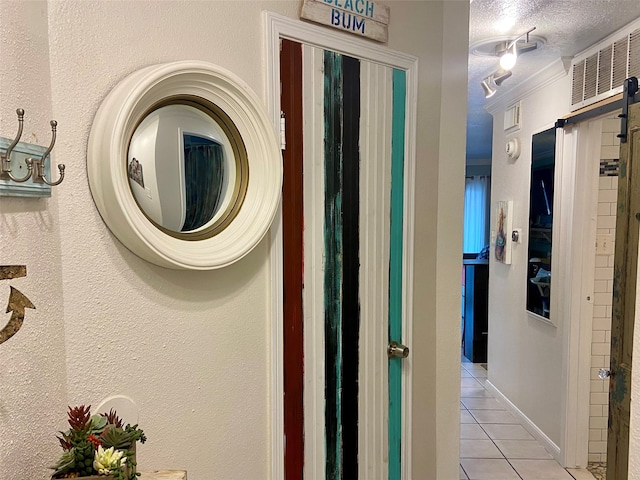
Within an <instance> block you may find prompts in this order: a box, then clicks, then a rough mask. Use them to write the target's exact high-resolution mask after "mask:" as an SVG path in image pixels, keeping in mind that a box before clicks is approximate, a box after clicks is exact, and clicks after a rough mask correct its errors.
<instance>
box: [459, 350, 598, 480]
mask: <svg viewBox="0 0 640 480" xmlns="http://www.w3.org/2000/svg"><path fill="white" fill-rule="evenodd" d="M462 362H463V363H462V367H461V377H462V378H461V388H460V398H461V402H460V479H461V480H574V479H575V480H590V479H591V480H592V479H593V478H594V477H593V476H592V475H591V474H590V473H589V472H587V471H586V470H571V474H569V473H568V472H567V470H565V469H564V468H562V467H561V466H560V465H559V464H558V463H557V462H556V461H555V460H554V459H553V457H552V456H551V455H550V454H549V453H548V452H547V451H546V450H545V449H544V448H543V447H542V446H541V445H540V444H539V443H538V442H537V441H536V440H535V439H534V438H533V437H532V436H531V435H530V434H529V433H528V432H527V431H526V430H525V429H524V428H523V427H522V426H521V425H520V424H519V423H518V421H517V419H516V418H515V417H514V416H513V415H511V414H510V413H509V412H507V411H506V410H505V409H504V408H503V407H502V405H501V404H500V403H499V402H498V401H497V400H495V399H494V398H493V397H492V395H491V394H490V393H489V391H487V390H486V388H485V386H484V382H485V381H486V378H487V370H486V367H485V365H484V364H479V363H469V362H468V360H467V359H466V358H464V357H463V358H462Z"/></svg>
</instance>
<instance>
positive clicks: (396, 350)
mask: <svg viewBox="0 0 640 480" xmlns="http://www.w3.org/2000/svg"><path fill="white" fill-rule="evenodd" d="M408 356H409V348H408V347H405V346H404V345H401V344H399V343H398V342H391V343H390V344H389V346H387V357H389V358H407V357H408Z"/></svg>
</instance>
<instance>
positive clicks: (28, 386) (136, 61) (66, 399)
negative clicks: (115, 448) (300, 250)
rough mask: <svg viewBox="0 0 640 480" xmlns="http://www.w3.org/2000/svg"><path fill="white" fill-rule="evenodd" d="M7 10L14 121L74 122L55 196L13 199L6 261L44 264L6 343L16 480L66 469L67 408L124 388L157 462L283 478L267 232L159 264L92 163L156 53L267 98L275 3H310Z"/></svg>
mask: <svg viewBox="0 0 640 480" xmlns="http://www.w3.org/2000/svg"><path fill="white" fill-rule="evenodd" d="M0 5H1V10H0V12H2V17H0V18H1V19H2V34H1V35H2V37H0V38H1V40H2V44H1V45H0V52H1V55H2V59H3V69H2V70H3V73H2V75H3V76H2V77H0V78H1V79H2V89H1V92H2V102H1V103H0V105H1V106H2V111H3V117H2V125H1V126H2V132H3V134H4V135H5V136H9V135H11V134H13V132H15V128H16V127H15V120H14V118H13V110H15V108H16V107H17V106H22V107H24V108H25V110H27V123H26V126H25V137H26V139H27V140H28V139H30V138H31V137H32V136H31V131H32V129H34V128H36V129H37V130H35V133H36V136H37V137H38V138H37V140H38V141H39V143H41V144H46V143H48V141H49V137H48V132H47V125H48V120H49V118H55V119H57V120H58V124H59V129H58V133H59V136H58V143H57V146H56V148H55V150H54V160H55V161H58V162H64V163H66V165H67V178H66V179H65V181H64V182H63V183H62V185H60V186H59V187H56V188H54V189H53V196H52V198H51V199H47V200H24V199H7V198H1V199H0V206H1V207H0V208H1V211H0V212H1V216H0V218H1V227H0V228H1V232H0V242H1V244H2V245H3V246H2V248H1V253H2V258H1V261H0V263H2V264H16V263H21V264H26V265H27V269H28V277H27V278H26V279H16V280H14V281H11V282H4V281H3V282H2V285H0V288H1V289H2V290H0V293H1V294H2V295H4V297H2V298H0V300H2V301H6V300H5V298H6V296H7V292H8V284H9V283H10V284H11V285H13V286H15V287H16V288H19V289H21V291H23V292H24V293H25V294H26V295H27V296H29V298H31V300H32V301H33V302H34V303H35V304H36V306H37V310H36V311H34V312H32V311H28V312H27V318H26V320H25V327H24V328H23V329H22V330H21V331H20V332H19V333H18V334H17V335H16V336H15V337H14V338H12V339H11V340H9V341H8V342H7V343H6V344H3V345H0V365H2V368H0V478H2V479H3V480H14V479H15V480H18V479H24V478H29V479H34V480H35V479H45V478H48V475H49V474H50V471H48V470H47V468H46V467H48V466H50V465H51V464H52V463H53V462H55V461H56V460H57V457H58V455H59V453H60V451H61V450H60V448H59V447H58V446H57V445H56V443H57V440H56V439H55V432H56V431H58V430H61V429H64V428H65V414H66V405H67V404H70V405H74V404H80V403H87V404H92V405H94V406H97V405H98V404H99V403H100V401H101V400H102V399H104V398H105V397H107V396H110V395H113V394H125V395H128V396H130V397H131V398H133V399H134V401H135V402H136V403H137V405H138V407H139V411H140V423H141V425H142V426H143V428H144V430H145V432H146V433H147V436H148V437H149V442H147V444H146V445H144V446H142V447H141V448H140V453H139V462H140V465H141V466H142V467H143V468H144V469H156V468H167V467H168V468H186V469H188V470H189V474H190V478H193V479H196V480H197V479H208V478H214V477H215V478H220V479H240V478H242V479H264V478H268V477H269V472H270V435H271V430H270V425H269V422H270V416H271V409H270V405H269V395H268V389H269V382H270V364H269V356H268V353H269V343H268V339H269V336H268V334H269V328H268V325H269V318H268V312H269V309H268V308H267V307H268V298H269V297H268V295H269V285H268V278H269V277H268V274H269V272H268V254H267V243H266V242H263V243H262V244H260V245H259V246H258V247H257V249H256V250H255V251H254V252H253V253H251V254H250V255H248V256H247V257H246V258H244V259H243V260H242V261H240V262H239V263H238V264H236V265H234V266H231V267H229V268H226V269H224V270H220V271H215V272H177V271H171V270H167V269H163V268H160V267H156V266H153V265H150V264H148V263H146V262H144V261H142V260H140V259H139V258H138V257H136V256H135V255H133V254H131V253H130V252H129V251H128V250H126V248H124V247H123V246H122V245H121V244H120V243H119V242H118V241H117V240H116V239H115V238H114V237H113V236H112V235H111V234H110V232H109V231H108V229H107V228H106V227H105V225H104V224H103V222H102V220H101V218H100V216H99V214H98V212H97V210H96V208H95V206H94V204H93V201H92V198H91V194H90V191H89V187H88V183H87V177H86V167H85V161H86V148H87V139H88V134H89V130H90V128H91V124H92V121H93V116H94V114H95V112H96V110H97V108H98V106H99V105H100V103H101V101H102V99H103V98H104V97H105V95H106V94H107V93H108V92H109V90H110V89H111V88H112V87H113V86H114V85H115V84H116V83H117V82H118V81H119V80H120V79H122V78H123V77H125V76H126V75H127V74H129V73H130V72H133V71H135V70H137V69H139V68H141V67H143V66H146V65H150V64H155V63H160V62H168V61H173V60H181V59H200V60H205V61H210V62H212V63H216V64H219V65H221V66H223V67H226V68H229V69H230V70H232V71H234V72H235V73H236V74H238V75H240V76H241V77H242V78H243V79H245V81H247V82H248V83H249V85H250V86H251V87H252V88H253V89H254V90H255V91H256V92H257V93H258V95H261V96H262V95H263V83H264V74H263V71H264V68H263V64H262V46H263V39H262V36H263V33H262V17H261V12H262V10H263V9H270V10H274V11H277V12H280V13H283V14H286V15H289V16H292V17H295V16H296V15H297V10H298V2H213V1H212V2H138V1H131V2H105V1H95V2H91V1H78V2H51V3H49V4H48V5H47V4H46V3H43V2H6V1H5V2H2V3H0ZM47 35H48V39H47ZM5 59H7V61H5ZM7 112H8V113H7ZM5 132H6V133H5ZM32 141H34V140H33V139H32Z"/></svg>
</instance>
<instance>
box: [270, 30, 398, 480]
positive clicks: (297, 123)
mask: <svg viewBox="0 0 640 480" xmlns="http://www.w3.org/2000/svg"><path fill="white" fill-rule="evenodd" d="M281 83H282V99H281V105H282V107H281V108H282V110H283V113H284V117H285V118H286V145H287V146H286V150H285V176H284V178H285V180H284V193H283V194H284V196H283V236H284V255H283V257H284V264H285V289H284V306H285V321H284V323H285V339H284V342H285V343H284V347H285V352H284V379H285V438H286V445H285V476H286V478H287V479H299V478H301V477H303V478H306V479H313V480H316V479H327V480H338V479H349V480H352V479H354V480H355V479H390V480H397V479H400V477H401V468H402V465H401V451H402V445H401V441H402V440H401V439H402V421H403V420H402V419H403V415H402V410H401V408H402V394H403V392H402V375H403V370H406V368H407V365H406V364H405V363H404V362H407V360H404V358H405V356H406V355H408V349H405V348H404V345H403V343H405V344H406V343H407V342H408V339H407V338H403V332H402V316H403V312H404V305H405V301H406V295H405V294H404V292H405V291H406V290H405V286H404V285H403V278H404V277H403V262H404V260H405V258H404V257H405V251H406V250H405V244H406V242H405V220H404V202H405V187H404V181H405V179H404V160H405V151H404V148H405V123H406V121H405V105H406V77H405V72H404V71H403V70H398V69H394V68H391V67H388V66H384V65H380V64H377V63H373V62H368V61H364V60H361V59H358V58H355V57H350V56H346V55H342V54H339V53H336V52H333V51H330V50H325V49H322V48H317V47H313V46H309V45H301V44H299V43H295V42H292V41H288V40H283V42H282V49H281ZM293 346H295V348H290V347H293ZM405 373H406V372H405Z"/></svg>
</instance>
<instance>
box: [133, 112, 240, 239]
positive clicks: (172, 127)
mask: <svg viewBox="0 0 640 480" xmlns="http://www.w3.org/2000/svg"><path fill="white" fill-rule="evenodd" d="M127 162H128V163H127V173H128V176H129V185H130V187H131V191H132V192H133V195H134V197H135V199H136V202H137V203H138V205H139V207H140V208H141V209H142V211H143V212H144V214H145V215H146V216H147V217H148V218H149V219H150V220H151V221H152V222H154V223H155V224H156V225H158V226H160V227H162V228H163V229H165V230H166V231H168V232H169V233H171V232H175V233H179V234H182V233H195V232H200V231H202V230H205V229H207V228H209V227H210V226H212V225H214V224H216V222H217V221H218V220H219V219H220V218H221V217H222V216H224V215H225V212H227V210H228V208H229V206H230V205H231V204H232V203H233V202H235V200H236V198H235V197H236V196H237V189H235V185H236V181H237V177H238V174H239V172H238V168H237V159H236V158H235V155H234V150H233V148H232V146H231V143H230V139H229V137H228V136H227V134H226V133H225V129H223V127H222V126H221V125H220V124H218V122H217V121H216V120H215V119H214V118H213V117H212V116H211V115H209V114H208V113H207V112H205V111H203V110H202V109H199V108H196V107H195V106H191V105H186V104H170V105H166V106H163V107H161V108H158V109H156V110H154V111H152V112H151V113H149V114H148V115H147V116H146V117H145V118H144V119H143V121H142V122H141V123H140V125H139V126H138V127H137V128H136V130H135V132H134V133H133V136H132V138H131V142H130V144H129V153H128V159H127ZM234 191H235V193H234Z"/></svg>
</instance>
